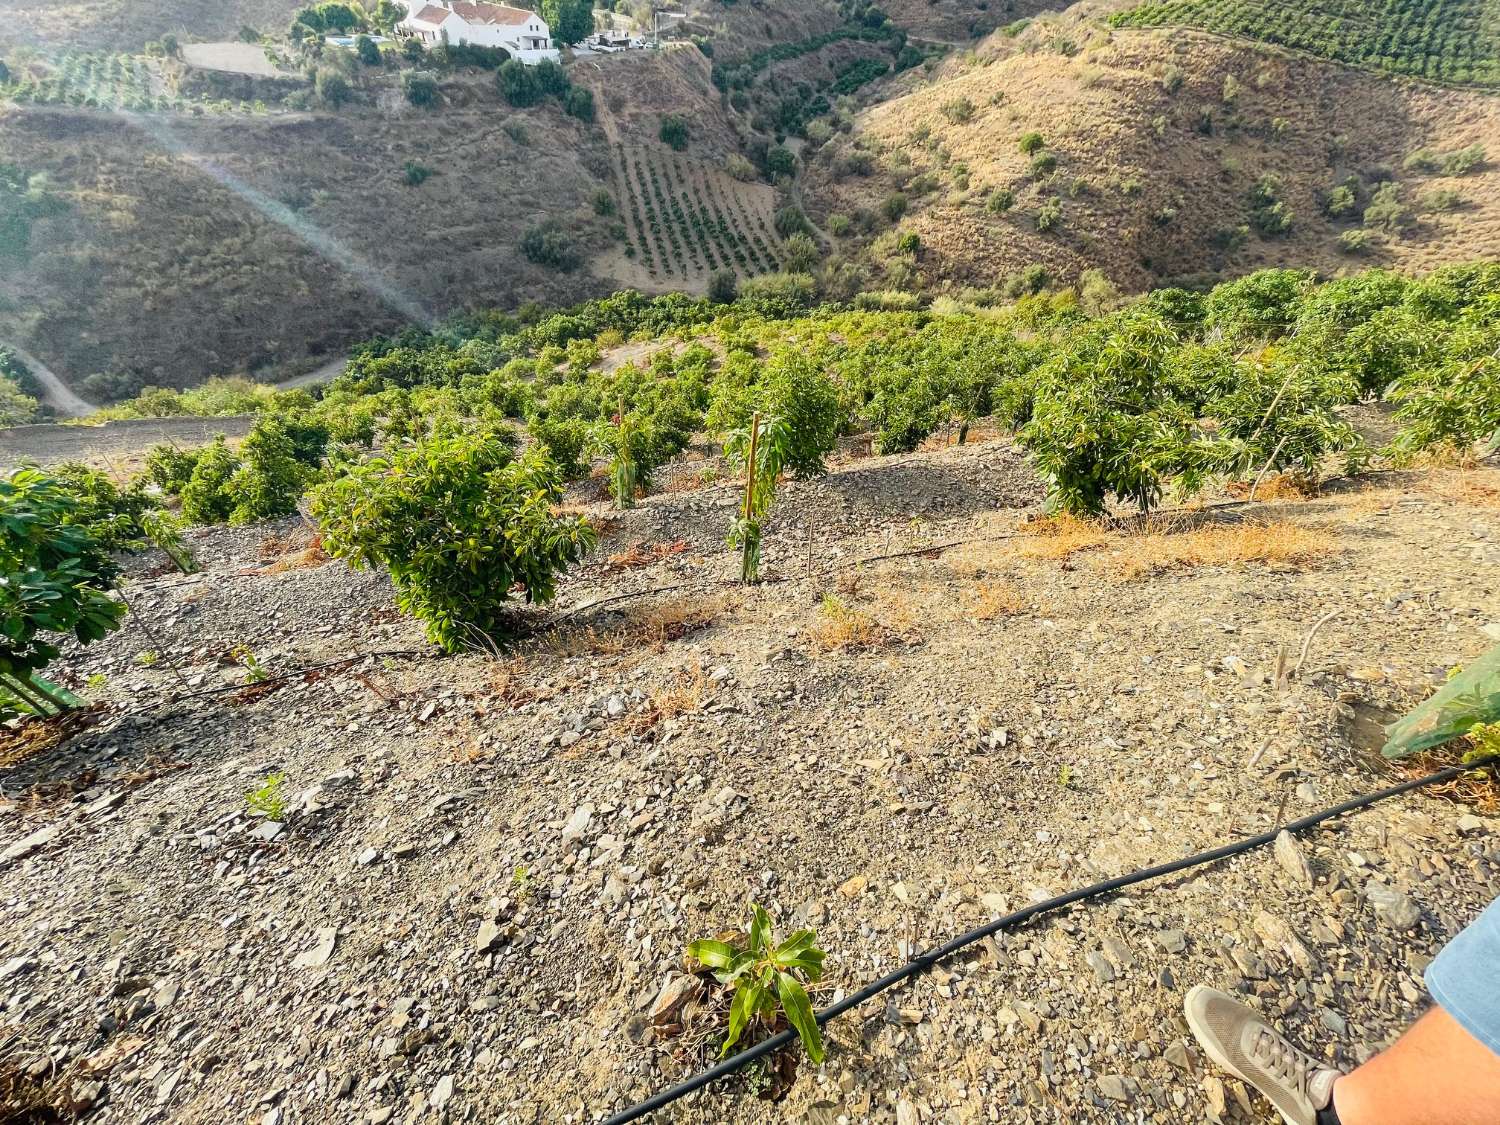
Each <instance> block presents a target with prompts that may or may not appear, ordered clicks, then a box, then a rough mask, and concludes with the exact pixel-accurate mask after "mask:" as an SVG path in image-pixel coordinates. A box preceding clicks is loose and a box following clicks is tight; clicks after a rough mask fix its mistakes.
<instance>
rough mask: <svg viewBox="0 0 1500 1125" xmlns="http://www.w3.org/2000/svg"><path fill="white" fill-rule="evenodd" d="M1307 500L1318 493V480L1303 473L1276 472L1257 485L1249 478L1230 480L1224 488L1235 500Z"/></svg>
mask: <svg viewBox="0 0 1500 1125" xmlns="http://www.w3.org/2000/svg"><path fill="white" fill-rule="evenodd" d="M1252 489H1253V490H1254V493H1255V496H1254V499H1255V500H1257V501H1259V500H1307V499H1310V498H1311V497H1313V496H1316V495H1317V494H1318V482H1317V480H1316V479H1315V478H1313V477H1310V476H1307V475H1306V474H1304V473H1276V474H1274V475H1272V476H1268V477H1267V478H1266V479H1265V480H1263V481H1261V482H1260V484H1259V485H1257V484H1256V483H1255V482H1254V481H1250V480H1237V481H1230V482H1229V484H1228V486H1227V487H1226V488H1225V489H1224V491H1225V492H1227V493H1228V494H1229V495H1230V496H1233V497H1234V498H1235V499H1237V500H1248V499H1251V495H1250V493H1251V490H1252Z"/></svg>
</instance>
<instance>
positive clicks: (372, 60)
mask: <svg viewBox="0 0 1500 1125" xmlns="http://www.w3.org/2000/svg"><path fill="white" fill-rule="evenodd" d="M354 53H355V55H356V56H357V57H358V58H359V61H360V62H362V63H364V64H365V65H366V66H379V65H380V45H379V44H378V43H376V42H375V40H373V39H371V38H370V37H369V36H368V35H361V36H360V37H359V38H357V39H355V41H354Z"/></svg>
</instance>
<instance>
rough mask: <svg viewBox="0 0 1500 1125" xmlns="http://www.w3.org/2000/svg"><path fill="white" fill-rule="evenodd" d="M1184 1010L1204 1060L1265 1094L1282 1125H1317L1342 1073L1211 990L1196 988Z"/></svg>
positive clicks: (1254, 1012) (1246, 1009)
mask: <svg viewBox="0 0 1500 1125" xmlns="http://www.w3.org/2000/svg"><path fill="white" fill-rule="evenodd" d="M1183 1008H1184V1010H1185V1013H1186V1015H1187V1022H1188V1027H1190V1028H1192V1031H1193V1034H1194V1035H1195V1036H1196V1037H1197V1039H1198V1042H1199V1044H1201V1045H1202V1047H1203V1050H1204V1051H1205V1052H1207V1054H1208V1057H1209V1058H1211V1059H1213V1061H1214V1062H1216V1063H1218V1064H1219V1065H1220V1066H1221V1067H1223V1068H1224V1069H1225V1070H1227V1071H1229V1073H1230V1074H1232V1075H1234V1076H1235V1077H1236V1078H1238V1079H1240V1080H1241V1081H1243V1082H1247V1083H1249V1084H1250V1085H1251V1086H1253V1087H1255V1089H1257V1090H1259V1091H1260V1092H1261V1093H1262V1094H1264V1095H1265V1097H1266V1098H1267V1099H1268V1100H1269V1101H1270V1103H1271V1104H1272V1105H1274V1106H1275V1107H1276V1108H1277V1109H1278V1110H1280V1111H1281V1116H1282V1119H1283V1120H1284V1121H1286V1123H1287V1125H1317V1118H1318V1111H1319V1110H1322V1109H1327V1108H1328V1106H1329V1103H1330V1102H1332V1101H1333V1084H1334V1082H1336V1081H1337V1080H1338V1079H1339V1078H1340V1077H1341V1076H1342V1074H1343V1072H1342V1071H1339V1070H1335V1069H1334V1068H1332V1067H1330V1066H1325V1065H1324V1064H1323V1063H1321V1062H1319V1061H1318V1060H1317V1059H1315V1058H1313V1057H1312V1056H1311V1055H1309V1054H1308V1053H1307V1052H1305V1051H1299V1050H1298V1049H1297V1048H1296V1047H1294V1046H1292V1044H1291V1043H1290V1042H1288V1041H1287V1040H1286V1039H1285V1038H1284V1037H1283V1036H1281V1035H1280V1034H1278V1033H1277V1032H1276V1031H1275V1030H1273V1029H1272V1027H1271V1025H1270V1024H1268V1023H1266V1021H1265V1020H1263V1019H1261V1018H1260V1014H1259V1013H1258V1012H1256V1011H1255V1010H1254V1009H1253V1008H1247V1007H1245V1005H1243V1004H1241V1003H1239V1002H1238V1001H1237V1000H1235V999H1234V998H1233V997H1232V996H1228V995H1226V994H1225V993H1222V992H1220V991H1219V990H1218V989H1216V988H1205V987H1204V986H1203V985H1201V984H1200V985H1199V986H1198V987H1196V988H1194V989H1193V990H1192V991H1191V992H1189V993H1188V994H1187V1001H1186V1003H1185V1004H1184V1005H1183Z"/></svg>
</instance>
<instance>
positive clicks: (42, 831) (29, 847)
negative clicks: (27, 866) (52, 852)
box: [0, 821, 63, 866]
mask: <svg viewBox="0 0 1500 1125" xmlns="http://www.w3.org/2000/svg"><path fill="white" fill-rule="evenodd" d="M62 828H63V826H62V822H61V821H59V822H58V823H56V824H49V825H47V827H45V828H38V829H37V830H36V831H35V832H33V833H32V834H31V835H30V836H25V837H22V838H21V839H19V840H17V841H16V842H15V843H14V844H11V845H10V847H8V848H6V849H5V850H4V851H3V852H0V866H3V865H5V864H7V863H11V862H13V861H15V860H18V859H25V858H26V857H27V856H29V855H30V854H31V853H32V852H36V851H41V849H43V848H45V847H46V846H47V845H48V844H50V843H51V842H52V841H53V839H54V838H55V837H56V836H57V834H58V833H59V832H61V831H62Z"/></svg>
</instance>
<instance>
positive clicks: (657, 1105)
mask: <svg viewBox="0 0 1500 1125" xmlns="http://www.w3.org/2000/svg"><path fill="white" fill-rule="evenodd" d="M1496 762H1500V754H1490V755H1488V756H1487V757H1484V758H1481V759H1479V760H1478V761H1476V762H1472V763H1470V764H1468V765H1463V766H1450V767H1448V768H1447V769H1443V770H1438V772H1437V773H1432V774H1428V775H1427V776H1426V777H1419V778H1416V779H1415V780H1412V781H1403V782H1402V783H1401V784H1400V785H1393V786H1392V787H1391V788H1389V789H1382V790H1381V791H1380V792H1378V793H1367V794H1365V795H1364V796H1362V797H1355V798H1354V799H1352V800H1349V801H1345V802H1344V803H1343V804H1341V805H1335V806H1334V807H1333V808H1331V809H1325V810H1324V811H1322V812H1320V813H1313V814H1312V815H1311V816H1305V817H1303V818H1302V819H1301V820H1294V821H1292V822H1291V823H1290V824H1285V825H1282V826H1281V827H1279V828H1273V829H1271V831H1269V832H1262V833H1261V834H1260V835H1259V836H1249V837H1247V838H1245V839H1243V840H1237V841H1235V842H1234V843H1232V844H1225V845H1223V846H1222V847H1218V848H1214V849H1213V850H1212V851H1206V852H1199V853H1198V854H1197V855H1190V856H1186V857H1184V858H1182V859H1177V860H1173V861H1172V862H1170V863H1161V864H1157V865H1156V866H1155V867H1145V868H1142V869H1141V870H1139V871H1134V872H1131V873H1130V874H1129V875H1121V876H1119V877H1118V878H1115V879H1106V880H1105V881H1104V882H1102V883H1095V884H1094V885H1093V886H1090V887H1082V888H1079V889H1078V890H1075V891H1069V892H1068V893H1067V894H1063V895H1058V896H1057V897H1056V898H1049V899H1048V900H1047V901H1046V902H1039V903H1036V904H1035V905H1032V906H1028V907H1026V908H1024V909H1022V910H1017V911H1015V912H1014V913H1012V914H1007V915H1005V916H1004V917H1003V918H996V919H995V920H994V921H992V922H986V923H985V924H984V925H982V926H978V927H976V928H975V929H972V930H970V931H969V932H968V933H966V934H960V935H959V936H958V937H956V938H954V939H953V940H952V941H949V942H947V943H946V944H944V945H940V946H938V947H937V948H936V949H929V950H928V951H927V952H925V953H919V954H917V955H916V956H915V957H913V958H912V959H911V960H910V961H908V962H907V963H906V964H904V965H902V966H901V967H900V968H899V969H896V970H894V971H893V972H890V973H887V974H886V975H885V976H883V977H881V978H880V979H879V980H877V981H874V982H872V983H871V984H867V985H866V986H865V987H864V988H862V989H860V990H859V991H858V992H856V993H854V994H853V995H851V996H846V997H844V999H842V1000H840V1001H839V1002H838V1003H836V1004H830V1005H829V1006H828V1007H826V1008H824V1009H822V1010H821V1011H819V1012H818V1013H816V1015H815V1017H814V1018H816V1019H817V1021H818V1024H819V1025H820V1026H821V1025H823V1024H826V1023H827V1022H828V1021H829V1020H832V1019H836V1018H838V1017H839V1016H841V1015H843V1014H844V1013H845V1012H847V1011H848V1010H849V1009H850V1008H855V1007H858V1006H859V1005H860V1004H863V1003H864V1002H865V1001H866V1000H869V999H871V998H872V997H874V996H878V995H879V994H880V993H882V992H884V991H886V990H887V989H889V988H894V987H895V986H896V985H898V984H901V983H902V982H903V981H907V980H910V979H911V978H912V977H914V976H916V975H917V974H919V973H924V972H926V971H927V970H928V969H930V968H932V966H933V965H935V964H937V963H938V962H939V961H941V960H943V959H944V958H945V957H949V956H951V955H952V954H954V953H957V952H958V951H959V950H960V949H963V948H965V947H966V946H970V945H973V944H974V943H975V942H977V941H979V940H981V939H983V938H987V937H991V936H993V935H994V934H997V933H999V932H1000V931H1001V930H1008V929H1012V928H1014V927H1016V926H1020V925H1021V924H1023V923H1025V922H1029V921H1031V920H1032V919H1033V918H1035V917H1037V916H1038V915H1040V914H1046V913H1048V912H1049V911H1053V910H1058V909H1060V908H1061V907H1064V906H1071V905H1072V904H1073V903H1075V902H1082V901H1083V900H1085V899H1090V898H1097V897H1098V896H1100V895H1107V894H1112V893H1113V892H1115V891H1118V890H1122V889H1123V888H1125V887H1130V886H1134V885H1135V884H1137V883H1145V882H1148V881H1149V880H1152V879H1160V878H1161V877H1162V876H1164V875H1175V874H1176V873H1177V872H1179V871H1186V870H1188V869H1189V868H1192V867H1202V866H1203V865H1205V864H1209V863H1217V862H1218V861H1219V860H1221V859H1228V858H1229V857H1230V856H1236V855H1240V854H1241V853H1243V852H1248V851H1250V850H1252V849H1254V848H1259V847H1264V846H1265V845H1266V844H1269V843H1271V842H1272V841H1274V840H1275V839H1276V837H1277V836H1278V835H1279V834H1280V833H1281V832H1283V831H1285V832H1303V831H1305V830H1307V829H1309V828H1313V827H1316V826H1317V825H1319V824H1322V823H1323V822H1324V821H1325V820H1332V819H1333V818H1334V817H1338V816H1343V815H1344V814H1345V813H1351V812H1356V811H1358V810H1360V809H1364V808H1368V807H1369V806H1371V805H1373V804H1376V803H1378V802H1380V801H1385V800H1388V799H1390V798H1391V797H1399V796H1400V795H1401V794H1403V793H1409V792H1411V791H1412V790H1413V789H1421V788H1423V787H1425V786H1428V785H1438V784H1441V783H1442V782H1444V781H1452V780H1453V779H1454V778H1456V777H1459V776H1460V775H1462V774H1465V773H1468V772H1469V771H1470V770H1475V769H1479V768H1481V767H1484V766H1491V765H1494V764H1495V763H1496ZM796 1039H797V1033H796V1031H795V1030H792V1029H788V1030H786V1031H783V1032H781V1033H780V1034H779V1035H773V1036H771V1038H769V1039H763V1040H762V1041H761V1042H759V1043H757V1044H755V1046H753V1047H750V1048H748V1049H746V1050H744V1051H741V1052H740V1053H739V1054H737V1055H731V1056H730V1057H729V1058H727V1059H725V1060H724V1061H723V1062H721V1063H718V1064H716V1065H714V1066H711V1067H709V1068H708V1069H707V1070H702V1071H699V1072H698V1073H697V1074H695V1075H693V1076H692V1077H691V1078H689V1079H688V1080H687V1081H685V1082H680V1083H678V1084H677V1085H676V1086H673V1087H671V1088H669V1089H666V1090H662V1091H660V1092H659V1093H656V1094H653V1095H652V1096H651V1097H649V1098H647V1099H646V1100H645V1101H643V1102H640V1103H638V1104H636V1105H633V1106H631V1107H630V1108H629V1109H627V1110H624V1111H623V1112H621V1113H617V1114H615V1115H614V1116H613V1117H610V1118H608V1119H607V1120H606V1121H605V1122H604V1125H625V1123H626V1122H627V1121H636V1120H639V1119H640V1118H642V1117H644V1116H646V1115H647V1114H648V1113H654V1112H656V1111H657V1110H659V1109H662V1108H663V1107H665V1106H668V1105H671V1104H672V1103H673V1102H675V1101H677V1100H678V1099H679V1098H685V1097H687V1095H689V1094H691V1093H693V1092H694V1091H695V1090H701V1089H702V1088H703V1087H704V1086H707V1085H708V1084H709V1083H711V1082H714V1081H716V1080H717V1079H720V1078H723V1077H725V1076H726V1075H729V1074H732V1073H734V1072H735V1071H736V1070H739V1069H740V1068H741V1067H743V1066H745V1065H747V1064H749V1063H752V1062H754V1061H755V1060H756V1059H759V1058H762V1057H764V1056H765V1055H769V1054H771V1053H772V1052H774V1051H779V1050H780V1049H781V1048H783V1047H786V1046H789V1045H790V1044H792V1043H794V1042H795V1041H796Z"/></svg>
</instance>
